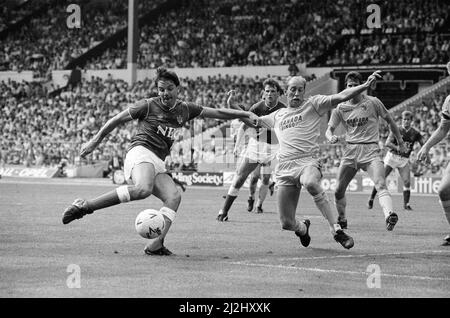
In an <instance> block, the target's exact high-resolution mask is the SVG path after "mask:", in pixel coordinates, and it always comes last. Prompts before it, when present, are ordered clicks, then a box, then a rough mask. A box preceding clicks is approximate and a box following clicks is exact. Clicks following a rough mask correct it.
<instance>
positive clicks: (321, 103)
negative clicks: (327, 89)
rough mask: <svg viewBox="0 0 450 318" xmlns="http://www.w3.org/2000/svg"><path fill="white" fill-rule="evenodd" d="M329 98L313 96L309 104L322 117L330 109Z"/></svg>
mask: <svg viewBox="0 0 450 318" xmlns="http://www.w3.org/2000/svg"><path fill="white" fill-rule="evenodd" d="M331 96H332V95H315V96H312V97H311V98H310V101H311V104H312V105H313V107H314V109H315V110H316V112H317V113H318V114H319V115H320V116H323V115H324V114H325V113H327V112H328V111H329V110H330V109H331Z"/></svg>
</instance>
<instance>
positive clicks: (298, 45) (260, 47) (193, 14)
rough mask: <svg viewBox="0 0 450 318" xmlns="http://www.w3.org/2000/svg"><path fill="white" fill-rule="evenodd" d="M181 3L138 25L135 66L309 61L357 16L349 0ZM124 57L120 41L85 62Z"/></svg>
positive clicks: (104, 64)
mask: <svg viewBox="0 0 450 318" xmlns="http://www.w3.org/2000/svg"><path fill="white" fill-rule="evenodd" d="M183 3H184V5H183V6H180V7H179V8H178V9H177V11H171V12H169V13H168V14H167V15H164V16H162V17H161V18H160V19H159V20H158V21H155V22H153V23H149V24H147V25H143V26H142V27H141V30H140V43H141V45H140V49H139V57H138V65H139V68H147V69H149V68H150V69H151V68H155V67H156V66H157V65H161V64H165V65H167V66H168V67H224V66H241V65H289V64H292V63H303V62H305V63H309V62H310V61H312V60H313V59H314V58H315V57H316V56H318V55H320V54H322V53H323V52H324V51H325V50H326V49H328V48H329V47H330V46H331V45H332V44H333V43H334V42H335V41H336V39H337V38H338V37H339V36H340V31H341V30H342V29H343V28H344V27H345V26H347V25H352V24H353V23H356V19H357V16H358V15H352V14H348V13H349V11H351V8H353V6H354V4H353V3H351V4H347V3H346V2H343V1H338V2H336V1H330V0H318V1H314V2H305V1H292V0H281V1H278V2H277V3H276V8H275V7H274V3H273V2H272V1H270V0H260V1H252V2H242V1H238V0H232V1H218V0H203V1H189V2H188V1H184V2H183ZM274 10H275V11H276V12H274ZM125 57H126V41H122V42H121V43H118V44H117V47H116V48H110V49H109V50H107V52H105V53H104V55H103V56H101V57H97V58H96V59H94V60H92V61H90V62H89V63H88V64H87V65H86V68H89V69H91V68H124V67H126V64H125V61H126V60H125ZM117 62H119V63H117Z"/></svg>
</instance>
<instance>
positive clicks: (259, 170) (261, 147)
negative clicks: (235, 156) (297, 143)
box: [217, 78, 286, 222]
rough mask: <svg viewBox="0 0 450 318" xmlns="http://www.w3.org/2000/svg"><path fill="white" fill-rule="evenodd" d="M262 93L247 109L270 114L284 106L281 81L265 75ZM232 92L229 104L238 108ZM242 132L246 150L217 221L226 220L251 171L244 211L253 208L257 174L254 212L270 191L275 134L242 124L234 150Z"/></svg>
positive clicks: (240, 140)
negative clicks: (259, 183)
mask: <svg viewBox="0 0 450 318" xmlns="http://www.w3.org/2000/svg"><path fill="white" fill-rule="evenodd" d="M263 87H264V92H263V99H262V100H261V101H259V102H257V103H255V104H253V105H252V106H251V107H250V108H249V111H250V112H252V113H255V114H256V115H257V116H265V115H268V114H270V113H273V112H275V111H277V110H279V109H281V108H286V105H285V104H284V103H282V102H281V101H279V97H280V96H281V95H282V94H283V89H282V88H281V86H280V84H279V83H278V82H277V81H276V80H274V79H272V78H268V79H266V80H265V81H264V82H263ZM235 93H236V92H235V91H234V90H233V91H230V92H229V94H230V96H229V98H228V101H227V102H228V105H229V106H230V108H235V109H239V106H237V105H236V101H235V99H234V95H235ZM244 134H247V135H248V136H249V142H248V145H247V149H246V150H245V152H244V154H243V160H242V161H241V162H240V163H239V164H238V167H237V169H236V175H235V177H234V179H233V182H232V184H231V186H230V188H229V189H228V193H227V195H226V197H225V202H224V203H223V206H222V208H221V209H220V211H219V214H218V215H217V220H218V221H219V222H224V221H228V212H229V211H230V209H231V206H232V204H233V202H234V200H235V199H236V198H237V197H238V194H239V190H240V189H241V187H242V186H243V185H244V182H245V180H246V179H247V177H248V176H249V175H250V174H251V173H252V177H251V179H250V197H249V199H248V208H247V211H248V212H251V211H252V210H253V204H254V197H253V196H254V193H255V191H256V186H257V182H258V179H259V176H260V175H262V184H261V187H260V189H259V198H258V201H257V203H256V211H257V213H262V212H263V209H262V204H263V202H264V200H265V198H266V195H267V192H268V191H269V190H270V176H271V174H272V166H273V165H274V161H275V159H276V154H277V152H278V140H277V138H276V136H275V134H274V133H272V132H271V131H270V130H267V129H262V128H258V129H255V128H251V127H247V126H246V124H245V123H243V124H242V125H241V127H240V128H239V132H238V137H237V141H236V146H235V153H236V152H239V151H238V150H237V149H238V148H239V147H240V143H241V142H242V140H243V139H244Z"/></svg>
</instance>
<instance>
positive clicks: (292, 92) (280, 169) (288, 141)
mask: <svg viewBox="0 0 450 318" xmlns="http://www.w3.org/2000/svg"><path fill="white" fill-rule="evenodd" d="M377 77H378V78H379V77H381V76H380V75H379V71H377V72H375V73H373V74H372V75H371V76H370V77H369V78H368V80H367V82H366V83H364V84H361V85H359V86H357V87H352V88H349V89H346V90H344V91H342V92H340V93H339V94H334V95H328V96H325V95H316V96H312V97H310V98H308V99H305V87H306V80H305V79H304V78H303V77H301V76H295V77H292V78H291V79H290V80H289V81H288V83H287V85H288V87H287V91H286V95H287V101H288V105H287V108H283V109H280V110H278V111H276V112H273V113H271V114H269V115H267V116H263V117H261V122H262V124H263V125H264V127H266V128H271V129H274V130H275V133H276V135H277V137H278V140H279V143H280V150H279V152H278V160H279V164H278V166H277V169H276V172H275V177H276V182H277V185H278V192H277V206H278V211H279V214H280V221H281V227H282V228H283V229H285V230H289V231H294V233H295V234H296V235H297V236H298V237H299V238H300V242H301V244H302V245H303V246H305V247H306V246H308V245H309V244H310V242H311V237H310V235H309V227H310V225H311V222H310V220H307V219H306V220H303V221H299V220H297V219H296V217H295V215H296V210H297V204H298V200H299V196H300V191H301V188H302V187H305V188H306V191H308V193H309V194H310V195H311V196H312V197H313V200H314V203H315V204H316V206H317V208H318V209H319V210H320V212H321V213H322V215H323V216H324V217H325V219H326V220H327V221H328V223H329V226H330V231H331V234H332V235H333V237H334V239H335V240H336V241H337V242H338V243H340V244H341V245H342V246H343V247H344V248H347V249H350V248H352V247H353V245H354V241H353V238H351V237H350V236H349V235H347V234H346V233H345V232H344V230H343V229H342V228H341V226H340V225H339V224H338V222H337V217H336V214H335V213H334V212H333V210H332V207H331V204H330V202H329V200H328V197H327V195H326V193H325V191H324V190H323V188H322V186H321V184H320V180H321V179H322V171H321V167H322V165H321V162H320V159H319V144H318V141H319V137H320V122H321V119H322V116H324V115H325V114H327V113H328V112H329V111H330V110H331V109H333V108H334V107H336V105H338V104H339V103H342V102H344V101H347V100H349V99H351V98H353V97H354V96H356V95H358V94H360V93H361V92H363V91H365V90H366V89H367V88H368V87H369V86H370V85H371V84H372V82H374V81H375V80H376V78H377Z"/></svg>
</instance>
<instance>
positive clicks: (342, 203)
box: [335, 196, 347, 218]
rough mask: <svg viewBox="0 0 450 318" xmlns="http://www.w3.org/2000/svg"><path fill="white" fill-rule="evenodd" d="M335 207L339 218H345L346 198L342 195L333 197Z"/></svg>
mask: <svg viewBox="0 0 450 318" xmlns="http://www.w3.org/2000/svg"><path fill="white" fill-rule="evenodd" d="M335 203H336V209H337V211H338V214H339V216H340V217H341V218H345V207H346V206H347V199H346V197H345V196H344V197H343V198H341V199H337V198H335Z"/></svg>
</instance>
